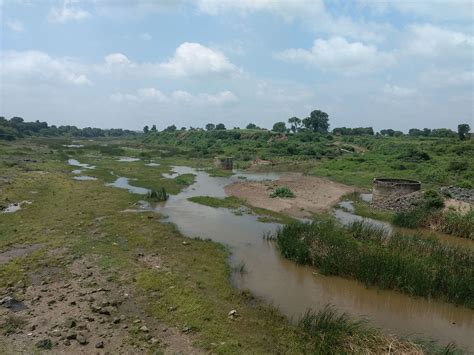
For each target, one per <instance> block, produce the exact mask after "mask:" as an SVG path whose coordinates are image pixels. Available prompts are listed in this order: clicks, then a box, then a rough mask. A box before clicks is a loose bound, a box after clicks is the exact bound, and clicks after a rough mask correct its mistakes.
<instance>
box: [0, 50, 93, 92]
mask: <svg viewBox="0 0 474 355" xmlns="http://www.w3.org/2000/svg"><path fill="white" fill-rule="evenodd" d="M0 63H1V69H2V77H4V78H6V79H7V80H8V79H14V80H15V81H16V80H18V79H26V80H28V82H32V83H33V82H46V83H65V84H73V85H90V84H92V82H91V81H90V80H89V79H88V78H87V76H86V75H85V74H84V72H85V69H84V68H83V67H82V66H81V65H80V64H78V63H76V62H74V61H72V60H70V59H68V58H52V57H50V56H49V55H48V54H46V53H43V52H39V51H26V52H16V51H8V52H4V53H2V54H1V56H0Z"/></svg>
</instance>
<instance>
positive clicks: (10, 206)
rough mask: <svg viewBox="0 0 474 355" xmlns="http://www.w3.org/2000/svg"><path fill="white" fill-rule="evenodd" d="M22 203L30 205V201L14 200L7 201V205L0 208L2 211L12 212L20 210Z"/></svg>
mask: <svg viewBox="0 0 474 355" xmlns="http://www.w3.org/2000/svg"><path fill="white" fill-rule="evenodd" d="M22 205H31V201H21V202H14V203H9V204H8V205H7V207H5V208H4V209H3V210H1V212H2V213H14V212H17V211H19V210H21V206H22Z"/></svg>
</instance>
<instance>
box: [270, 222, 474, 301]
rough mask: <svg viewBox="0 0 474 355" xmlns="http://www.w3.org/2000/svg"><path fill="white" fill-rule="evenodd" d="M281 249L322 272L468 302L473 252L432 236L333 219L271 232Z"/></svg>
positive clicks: (473, 296)
mask: <svg viewBox="0 0 474 355" xmlns="http://www.w3.org/2000/svg"><path fill="white" fill-rule="evenodd" d="M276 241H277V244H278V247H279V249H280V251H281V253H282V254H283V255H284V256H285V257H286V258H289V259H291V260H294V261H296V262H298V263H301V264H309V265H312V266H315V267H317V268H318V269H319V270H320V271H321V272H322V273H324V274H329V275H340V276H343V277H349V278H354V279H357V280H360V281H362V282H364V283H365V284H367V285H375V286H378V287H380V288H388V289H394V290H397V291H400V292H404V293H408V294H410V295H417V296H424V297H436V298H441V299H445V300H447V301H449V302H454V303H458V304H464V305H466V306H467V307H470V308H474V254H473V253H472V251H468V250H464V249H460V248H457V247H452V246H448V245H445V244H443V243H441V242H439V241H437V240H435V239H427V238H422V237H419V236H412V235H404V234H401V233H394V234H393V235H391V236H389V235H388V234H387V232H386V231H385V230H383V229H379V228H375V227H371V226H369V225H366V224H364V223H353V224H351V225H349V226H341V225H339V224H337V223H336V222H334V221H333V220H319V221H314V222H313V223H311V224H303V223H297V224H290V225H286V226H284V227H282V228H281V229H280V230H279V231H278V233H277V234H276Z"/></svg>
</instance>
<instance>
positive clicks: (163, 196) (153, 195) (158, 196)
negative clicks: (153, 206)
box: [146, 187, 169, 202]
mask: <svg viewBox="0 0 474 355" xmlns="http://www.w3.org/2000/svg"><path fill="white" fill-rule="evenodd" d="M146 198H147V200H152V201H157V202H161V201H166V200H168V198H169V195H168V193H167V192H166V189H165V188H164V187H162V188H161V189H159V190H158V191H156V190H150V191H148V193H147V195H146Z"/></svg>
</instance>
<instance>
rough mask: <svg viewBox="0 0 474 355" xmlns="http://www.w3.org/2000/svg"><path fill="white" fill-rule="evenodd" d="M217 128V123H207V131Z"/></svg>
mask: <svg viewBox="0 0 474 355" xmlns="http://www.w3.org/2000/svg"><path fill="white" fill-rule="evenodd" d="M215 128H216V125H215V124H214V123H208V124H207V125H206V131H212V130H214V129H215Z"/></svg>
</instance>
